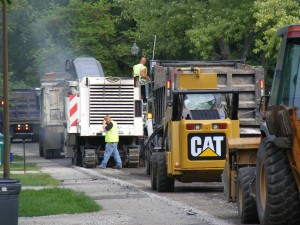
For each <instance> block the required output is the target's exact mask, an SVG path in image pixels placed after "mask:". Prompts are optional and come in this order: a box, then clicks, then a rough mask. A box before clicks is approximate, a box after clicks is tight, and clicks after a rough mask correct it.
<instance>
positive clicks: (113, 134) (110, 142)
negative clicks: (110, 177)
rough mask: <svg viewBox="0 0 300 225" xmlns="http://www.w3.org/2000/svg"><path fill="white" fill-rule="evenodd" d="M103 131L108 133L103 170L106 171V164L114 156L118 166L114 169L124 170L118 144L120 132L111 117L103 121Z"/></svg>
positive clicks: (102, 163) (102, 164)
mask: <svg viewBox="0 0 300 225" xmlns="http://www.w3.org/2000/svg"><path fill="white" fill-rule="evenodd" d="M103 131H105V132H106V134H105V142H106V145H105V152H104V157H103V160H102V162H101V164H100V166H99V167H100V168H101V169H106V164H107V162H108V160H109V158H110V156H111V155H112V154H113V156H114V159H115V163H116V165H115V166H114V167H113V168H114V169H121V168H122V161H121V157H120V154H119V151H118V142H119V131H118V124H117V123H116V122H115V121H113V120H112V119H111V118H110V116H108V115H107V116H105V117H104V120H103Z"/></svg>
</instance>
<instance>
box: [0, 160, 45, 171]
mask: <svg viewBox="0 0 300 225" xmlns="http://www.w3.org/2000/svg"><path fill="white" fill-rule="evenodd" d="M39 169H40V167H39V166H38V165H37V164H36V163H26V171H27V170H28V171H29V170H39ZM10 170H11V171H23V170H24V163H21V162H20V163H19V162H18V163H14V162H12V163H11V164H10ZM0 171H3V165H1V166H0Z"/></svg>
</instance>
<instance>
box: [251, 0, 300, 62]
mask: <svg viewBox="0 0 300 225" xmlns="http://www.w3.org/2000/svg"><path fill="white" fill-rule="evenodd" d="M254 10H255V13H254V17H255V18H256V20H257V21H256V24H255V29H256V31H259V30H260V31H261V32H262V34H263V35H262V36H261V38H260V39H256V42H255V52H261V51H263V52H265V53H266V57H267V58H268V59H270V60H271V61H272V62H275V61H276V58H277V54H278V51H279V44H280V39H279V38H278V37H277V35H276V33H277V30H278V29H279V28H281V27H283V26H286V25H288V24H299V23H300V18H299V11H300V3H299V2H298V1H294V0H285V1H280V0H257V1H255V4H254Z"/></svg>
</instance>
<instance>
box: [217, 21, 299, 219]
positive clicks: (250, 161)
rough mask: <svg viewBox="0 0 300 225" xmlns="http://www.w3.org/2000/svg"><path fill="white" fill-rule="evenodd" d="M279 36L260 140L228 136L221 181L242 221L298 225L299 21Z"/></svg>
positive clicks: (283, 29)
mask: <svg viewBox="0 0 300 225" xmlns="http://www.w3.org/2000/svg"><path fill="white" fill-rule="evenodd" d="M278 35H279V36H281V37H282V41H281V47H280V52H279V55H278V60H277V65H276V70H275V75H274V78H273V84H272V89H271V92H270V96H268V97H265V98H263V99H262V100H264V101H262V103H261V106H263V105H265V104H263V102H266V103H267V104H266V105H267V107H266V110H262V111H263V112H264V119H265V122H264V123H263V124H262V125H261V128H260V130H261V138H258V139H246V138H242V139H229V140H228V152H227V155H226V165H225V170H224V174H223V182H224V187H225V192H226V196H227V200H228V201H231V202H237V205H238V212H239V217H240V220H241V223H243V224H247V223H258V222H259V223H260V224H261V225H277V224H278V225H281V224H282V225H293V224H295V225H296V224H300V198H299V196H300V195H299V194H300V121H299V118H300V111H299V106H300V25H289V26H285V27H283V28H281V29H279V30H278ZM261 108H262V109H263V107H261Z"/></svg>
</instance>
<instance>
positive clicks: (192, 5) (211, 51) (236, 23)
mask: <svg viewBox="0 0 300 225" xmlns="http://www.w3.org/2000/svg"><path fill="white" fill-rule="evenodd" d="M2 2H3V0H2ZM299 4H300V3H299V1H295V0H286V1H279V0H227V1H223V0H173V1H161V0H143V1H142V0H93V1H84V0H50V1H49V0H15V1H12V3H11V4H10V5H9V7H8V9H9V11H8V12H9V13H8V31H9V34H8V38H9V71H10V75H9V80H10V82H11V85H12V86H22V87H25V86H29V87H33V86H38V85H39V79H40V78H41V77H42V76H43V75H44V73H46V72H63V71H64V63H65V60H67V59H72V58H75V57H78V56H90V57H94V58H96V59H98V60H99V61H100V63H101V64H102V66H103V68H104V72H105V74H106V75H107V76H130V73H131V68H132V63H133V59H132V56H131V55H130V47H131V45H132V44H133V42H136V43H137V45H138V46H139V49H140V52H139V55H138V57H140V56H146V57H147V58H152V51H153V48H154V45H153V42H154V36H155V35H156V37H157V42H156V48H155V58H156V59H169V60H203V59H205V60H218V59H246V60H247V62H251V63H252V64H260V65H263V66H264V67H265V68H266V71H272V70H273V68H274V66H275V62H276V57H277V52H278V46H279V42H280V38H278V37H277V36H276V31H277V30H278V28H280V27H282V26H285V25H287V24H291V23H300V19H299V10H300V6H299ZM0 38H1V37H0ZM0 57H2V56H0ZM134 60H136V59H134ZM1 64H2V59H0V67H1ZM271 73H272V72H271ZM0 89H1V88H0Z"/></svg>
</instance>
